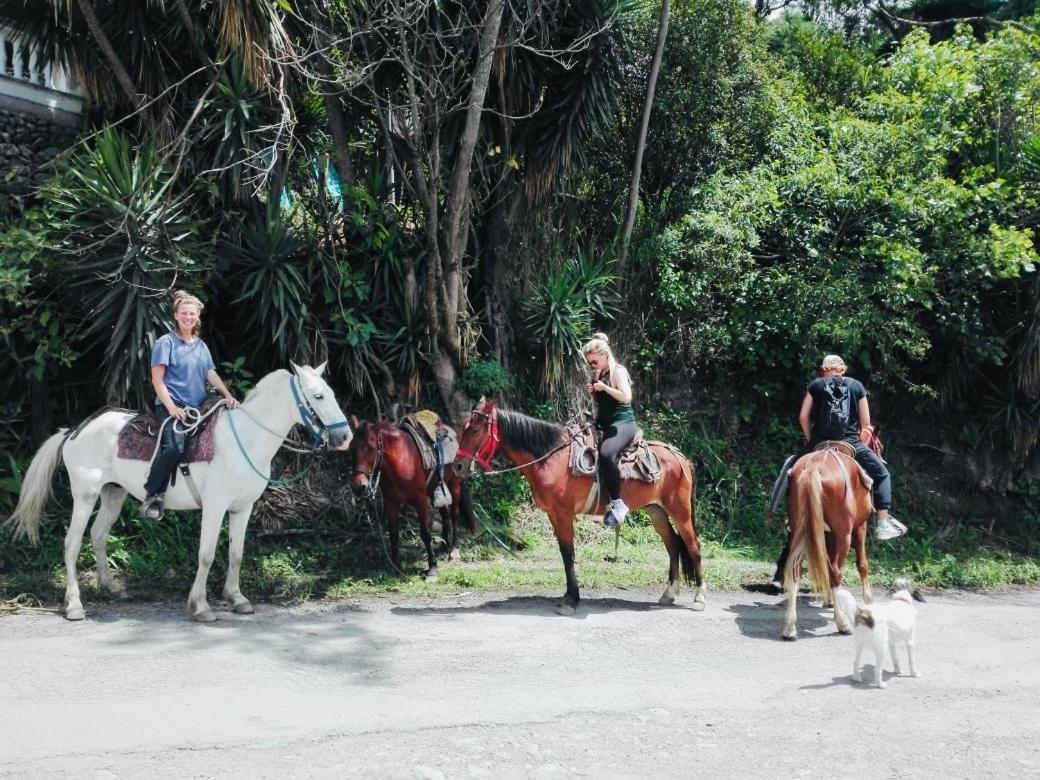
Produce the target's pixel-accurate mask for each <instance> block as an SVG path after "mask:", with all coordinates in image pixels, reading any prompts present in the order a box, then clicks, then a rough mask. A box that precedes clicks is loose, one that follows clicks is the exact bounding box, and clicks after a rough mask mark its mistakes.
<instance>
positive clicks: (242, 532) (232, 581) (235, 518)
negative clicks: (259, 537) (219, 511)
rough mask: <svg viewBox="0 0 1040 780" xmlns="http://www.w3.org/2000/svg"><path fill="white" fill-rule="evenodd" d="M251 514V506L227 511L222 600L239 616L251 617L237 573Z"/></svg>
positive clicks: (247, 600) (239, 569) (251, 610)
mask: <svg viewBox="0 0 1040 780" xmlns="http://www.w3.org/2000/svg"><path fill="white" fill-rule="evenodd" d="M252 513H253V505H252V504H250V505H249V507H248V508H246V509H239V510H228V570H227V579H226V580H225V581H224V599H225V601H229V602H231V609H233V610H234V611H235V612H237V613H238V614H239V615H252V614H253V605H252V604H250V603H249V599H247V598H246V597H245V596H243V595H242V591H241V590H240V589H239V584H238V580H239V573H240V572H241V570H242V551H243V550H244V549H245V546H246V526H248V525H249V517H250V515H251V514H252Z"/></svg>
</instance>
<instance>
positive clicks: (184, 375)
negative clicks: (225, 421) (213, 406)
mask: <svg viewBox="0 0 1040 780" xmlns="http://www.w3.org/2000/svg"><path fill="white" fill-rule="evenodd" d="M155 366H166V376H165V377H164V378H163V382H164V384H165V385H166V389H167V390H169V391H170V397H171V398H173V402H174V403H175V404H177V406H194V407H195V408H198V407H200V406H202V402H203V401H205V400H206V374H208V373H209V372H210V370H212V369H214V368H216V366H215V365H214V364H213V356H212V355H210V353H209V347H207V346H206V342H205V341H203V340H202V339H199V338H197V339H195V340H194V341H193V342H191V343H190V344H188V343H187V342H185V341H182V340H181V338H180V337H179V336H177V335H176V334H175V333H174V332H173V331H170V332H169V333H167V334H165V335H163V336H160V337H159V339H158V340H157V341H156V342H155V346H154V347H153V348H152V367H153V368H154V367H155ZM157 403H158V401H157Z"/></svg>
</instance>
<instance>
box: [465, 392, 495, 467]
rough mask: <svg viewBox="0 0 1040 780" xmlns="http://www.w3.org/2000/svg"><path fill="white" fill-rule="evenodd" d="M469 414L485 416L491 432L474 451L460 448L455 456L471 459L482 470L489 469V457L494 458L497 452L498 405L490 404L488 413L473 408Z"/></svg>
mask: <svg viewBox="0 0 1040 780" xmlns="http://www.w3.org/2000/svg"><path fill="white" fill-rule="evenodd" d="M470 414H471V415H480V416H481V417H484V418H486V419H487V420H488V421H489V423H490V425H491V433H490V434H489V435H488V437H487V438H486V439H484V442H483V443H482V444H481V445H480V448H479V449H478V450H477V451H476V453H472V452H470V451H469V450H464V449H461V448H460V449H459V451H458V452H457V453H456V454H455V457H456V458H464V459H466V460H472V461H473V462H474V463H476V464H477V465H478V466H481V467H483V469H484V471H491V459H492V458H494V457H495V453H496V452H498V407H497V406H492V407H491V412H490V413H489V412H479V411H477V410H476V409H474V410H473V411H472V412H470ZM463 433H465V432H463Z"/></svg>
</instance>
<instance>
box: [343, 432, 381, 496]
mask: <svg viewBox="0 0 1040 780" xmlns="http://www.w3.org/2000/svg"><path fill="white" fill-rule="evenodd" d="M350 422H351V424H352V425H353V426H354V431H355V433H354V438H353V439H352V440H351V442H350V448H349V449H348V450H347V452H348V453H349V454H350V462H351V470H350V485H351V487H352V488H354V493H355V494H356V495H358V496H362V495H364V494H365V492H366V491H368V490H369V489H370V487H371V488H372V489H374V486H375V484H378V478H377V476H376V475H377V473H378V471H379V467H380V465H382V460H383V430H384V428H385V427H386V423H382V422H378V423H368V422H359V421H358V418H357V417H353V416H352V417H351V418H350Z"/></svg>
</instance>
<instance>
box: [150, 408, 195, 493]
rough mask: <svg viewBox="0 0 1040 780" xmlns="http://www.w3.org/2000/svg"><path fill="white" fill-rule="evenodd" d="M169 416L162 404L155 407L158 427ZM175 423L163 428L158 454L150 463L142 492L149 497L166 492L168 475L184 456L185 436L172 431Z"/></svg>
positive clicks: (171, 422) (173, 421)
mask: <svg viewBox="0 0 1040 780" xmlns="http://www.w3.org/2000/svg"><path fill="white" fill-rule="evenodd" d="M169 416H170V413H169V412H167V411H166V407H165V406H163V405H162V404H159V405H157V406H156V407H155V419H157V420H158V421H159V424H160V425H162V422H163V420H165V419H167V418H168V417H169ZM175 422H176V421H175V420H172V421H170V422H169V423H168V424H167V425H166V427H165V428H163V432H162V438H161V439H160V441H159V454H158V455H156V456H155V460H153V461H152V469H151V471H149V472H148V479H147V480H145V483H144V492H145V493H146V494H147V495H149V496H154V495H156V494H159V493H165V492H166V486H167V485H168V484H169V483H170V475H171V474H172V473H173V470H174V469H175V468H177V464H178V463H180V460H181V457H182V456H183V455H184V446H185V444H186V442H187V436H186V435H185V434H183V433H177V432H176V431H175V430H174V429H173V428H174V423H175Z"/></svg>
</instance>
